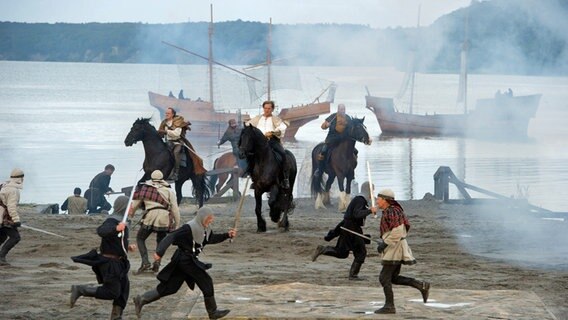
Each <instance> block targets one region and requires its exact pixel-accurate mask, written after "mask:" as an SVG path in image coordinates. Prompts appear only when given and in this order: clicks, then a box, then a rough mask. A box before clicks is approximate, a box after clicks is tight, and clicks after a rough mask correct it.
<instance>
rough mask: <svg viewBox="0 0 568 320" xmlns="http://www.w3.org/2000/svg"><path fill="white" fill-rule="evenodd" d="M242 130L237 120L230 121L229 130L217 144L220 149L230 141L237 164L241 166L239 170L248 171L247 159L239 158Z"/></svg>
mask: <svg viewBox="0 0 568 320" xmlns="http://www.w3.org/2000/svg"><path fill="white" fill-rule="evenodd" d="M242 130H243V128H242V127H240V126H237V120H235V119H231V120H229V126H228V127H227V130H226V131H225V133H224V134H223V136H222V137H221V139H219V141H218V142H217V147H219V146H220V145H222V144H223V143H225V142H227V141H230V142H231V147H232V148H233V155H234V156H235V158H236V159H237V164H238V165H239V168H241V169H243V171H246V169H247V161H246V159H241V158H240V157H239V139H240V137H241V131H242Z"/></svg>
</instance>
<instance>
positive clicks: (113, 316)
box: [110, 304, 123, 320]
mask: <svg viewBox="0 0 568 320" xmlns="http://www.w3.org/2000/svg"><path fill="white" fill-rule="evenodd" d="M122 310H123V309H122V307H121V306H117V305H114V304H113V305H112V312H111V313H110V320H122Z"/></svg>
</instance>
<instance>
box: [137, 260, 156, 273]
mask: <svg viewBox="0 0 568 320" xmlns="http://www.w3.org/2000/svg"><path fill="white" fill-rule="evenodd" d="M150 270H152V264H151V263H144V262H142V265H140V268H138V271H136V272H135V273H134V274H136V275H138V274H142V273H144V272H148V271H150Z"/></svg>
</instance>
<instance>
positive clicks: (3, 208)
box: [0, 168, 24, 266]
mask: <svg viewBox="0 0 568 320" xmlns="http://www.w3.org/2000/svg"><path fill="white" fill-rule="evenodd" d="M23 186H24V171H22V170H21V169H18V168H16V169H13V170H12V172H11V173H10V180H8V181H6V183H5V184H3V185H2V189H1V190H0V223H1V224H0V245H2V244H4V245H3V246H2V248H1V249H0V266H7V265H10V264H9V263H8V261H6V255H7V254H8V252H9V251H10V250H12V248H14V246H16V244H18V242H20V239H21V238H20V233H19V232H18V228H19V227H20V226H21V225H22V223H21V222H20V215H19V214H18V203H19V202H20V190H21V189H22V188H23Z"/></svg>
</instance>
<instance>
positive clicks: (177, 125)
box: [158, 108, 206, 181]
mask: <svg viewBox="0 0 568 320" xmlns="http://www.w3.org/2000/svg"><path fill="white" fill-rule="evenodd" d="M190 125H191V122H189V121H185V119H184V118H183V117H182V116H178V115H176V111H175V110H174V109H173V108H168V109H166V118H165V119H164V120H163V121H162V123H160V127H159V129H158V133H159V134H160V136H161V137H165V138H166V141H167V143H168V147H169V149H170V151H171V152H172V153H173V155H174V159H175V166H174V170H173V171H172V173H171V174H170V177H169V178H170V179H172V180H174V181H177V179H178V174H179V167H180V164H181V155H182V152H183V148H182V147H183V146H185V147H186V148H188V149H189V151H190V155H189V156H190V157H191V161H192V162H193V166H194V168H195V173H196V174H203V173H204V172H205V171H206V170H205V168H203V160H202V159H201V158H200V157H199V156H198V155H197V154H196V153H195V151H194V149H193V146H192V145H191V144H190V143H189V141H188V140H187V139H186V138H185V133H186V132H187V131H188V130H191V128H190V127H189V126H190Z"/></svg>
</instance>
